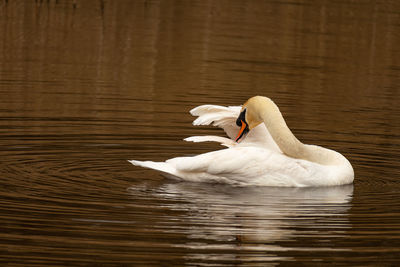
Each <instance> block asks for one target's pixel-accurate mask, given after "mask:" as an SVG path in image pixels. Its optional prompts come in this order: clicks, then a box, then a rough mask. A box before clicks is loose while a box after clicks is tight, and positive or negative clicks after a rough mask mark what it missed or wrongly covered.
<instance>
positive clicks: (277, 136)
mask: <svg viewBox="0 0 400 267" xmlns="http://www.w3.org/2000/svg"><path fill="white" fill-rule="evenodd" d="M263 106H264V107H263V108H260V109H258V110H259V118H260V119H261V120H262V121H263V122H264V123H265V126H266V127H267V129H268V131H269V132H270V134H271V136H272V138H273V139H274V141H275V142H276V144H277V145H278V146H279V148H280V149H281V151H282V152H283V153H284V154H285V155H287V156H289V157H292V158H298V159H304V160H308V161H312V162H316V163H320V164H332V163H333V158H335V157H336V155H334V154H337V152H335V151H332V150H329V149H325V148H322V147H318V146H312V145H305V144H303V143H302V142H300V141H299V140H298V139H297V138H296V136H294V134H293V133H292V131H290V129H289V127H288V126H287V125H286V122H285V120H284V119H283V116H282V114H281V112H280V111H279V108H278V107H277V106H276V105H275V103H274V102H272V100H270V99H267V101H266V102H265V103H264V104H263Z"/></svg>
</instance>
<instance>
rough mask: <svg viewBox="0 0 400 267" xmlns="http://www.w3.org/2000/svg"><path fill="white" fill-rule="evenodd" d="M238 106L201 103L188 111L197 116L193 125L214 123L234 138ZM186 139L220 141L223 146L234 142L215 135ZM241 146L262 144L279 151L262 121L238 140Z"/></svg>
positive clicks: (236, 131) (237, 130)
mask: <svg viewBox="0 0 400 267" xmlns="http://www.w3.org/2000/svg"><path fill="white" fill-rule="evenodd" d="M240 110H241V107H240V106H230V107H223V106H217V105H202V106H198V107H196V108H194V109H192V110H191V111H190V113H191V114H192V115H193V116H197V118H196V119H195V120H194V121H193V125H210V124H212V125H214V126H218V127H220V128H222V129H223V130H224V131H225V132H226V134H227V135H228V136H229V138H230V139H231V140H232V141H233V140H235V138H236V136H237V134H238V132H239V129H240V128H239V127H238V126H237V125H236V119H237V117H238V116H239V114H240ZM185 140H186V141H193V142H205V141H214V142H220V143H221V144H222V145H225V146H228V147H230V146H233V145H235V144H236V143H235V142H234V141H233V142H228V141H227V140H222V139H220V138H218V137H216V136H210V137H197V136H196V137H189V138H186V139H185ZM240 145H241V146H263V147H266V148H268V149H271V150H273V151H276V152H280V153H281V150H280V149H279V147H278V145H277V144H276V143H275V141H274V140H273V138H272V136H271V134H270V133H269V132H268V130H267V128H266V127H265V124H264V123H261V124H259V125H258V126H257V127H255V128H254V129H252V130H251V131H250V132H249V133H248V134H247V136H246V137H245V138H243V139H242V140H241V141H240Z"/></svg>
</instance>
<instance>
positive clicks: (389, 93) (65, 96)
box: [0, 0, 400, 266]
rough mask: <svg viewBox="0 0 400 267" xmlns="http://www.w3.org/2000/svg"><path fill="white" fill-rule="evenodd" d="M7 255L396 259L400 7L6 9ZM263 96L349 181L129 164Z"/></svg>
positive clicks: (159, 260) (1, 32) (119, 4)
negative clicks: (254, 182)
mask: <svg viewBox="0 0 400 267" xmlns="http://www.w3.org/2000/svg"><path fill="white" fill-rule="evenodd" d="M0 40H1V41H0V263H1V264H5V263H8V264H10V265H24V266H26V265H29V266H32V265H40V266H43V265H53V266H54V265H101V264H102V265H131V266H157V265H162V266H166V265H171V266H182V265H184V266H239V265H240V266H276V265H294V266H301V265H303V266H314V265H351V266H396V265H399V264H400V196H399V192H400V169H399V158H400V107H399V106H400V105H399V104H400V2H399V1H396V0H393V1H306V0H304V1H299V0H293V1H284V0H277V1H241V0H240V1H239V0H238V1H200V0H199V1H103V0H100V1H94V0H93V1H90V0H88V1H79V0H73V1H62V0H59V1H53V0H50V1H41V0H40V1H39V0H38V1H0ZM253 95H265V96H268V97H270V98H272V99H273V100H274V101H275V102H276V103H277V104H278V106H279V107H280V109H281V111H282V113H283V115H284V117H285V119H286V121H287V124H288V125H289V127H290V128H291V129H292V130H293V132H294V134H295V135H296V136H297V137H298V138H299V139H300V140H302V141H303V142H304V143H308V144H317V145H321V146H325V147H329V148H331V149H335V150H337V151H339V152H341V153H342V154H344V155H345V156H346V157H347V158H348V159H349V160H350V161H351V163H352V164H353V167H354V170H355V182H354V184H353V185H348V186H343V187H332V188H329V187H328V188H268V187H264V188H262V187H261V188H260V187H245V188H238V187H233V186H229V185H222V184H219V185H217V184H204V183H203V184H201V183H179V182H175V181H171V180H168V179H164V178H163V177H162V176H160V175H159V173H157V172H155V171H151V170H145V169H141V168H139V167H135V166H132V165H131V164H129V163H128V162H127V160H128V159H138V160H166V159H168V158H171V157H175V156H181V155H194V154H199V153H203V152H206V151H212V150H216V149H220V147H219V146H218V145H217V144H211V143H203V144H193V143H186V142H184V141H182V139H183V138H185V137H188V136H192V135H208V134H213V135H221V136H223V132H222V130H220V129H216V128H213V127H194V126H192V125H191V122H192V120H193V117H191V116H190V114H189V113H188V112H189V110H190V109H191V108H193V107H195V106H197V105H201V104H220V105H240V104H242V103H243V102H244V101H246V100H247V98H249V97H250V96H253Z"/></svg>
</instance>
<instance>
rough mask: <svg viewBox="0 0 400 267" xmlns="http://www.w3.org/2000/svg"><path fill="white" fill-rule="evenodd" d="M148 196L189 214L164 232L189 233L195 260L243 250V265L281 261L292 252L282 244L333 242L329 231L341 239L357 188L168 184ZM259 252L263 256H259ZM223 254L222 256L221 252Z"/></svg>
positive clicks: (347, 225)
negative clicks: (317, 238)
mask: <svg viewBox="0 0 400 267" xmlns="http://www.w3.org/2000/svg"><path fill="white" fill-rule="evenodd" d="M148 189H149V188H148ZM147 192H148V193H151V194H152V197H155V198H157V199H160V205H164V207H165V208H167V209H169V210H171V211H183V213H180V214H184V215H180V216H178V217H176V216H174V217H173V218H172V217H171V221H173V223H171V224H170V225H171V228H168V227H165V228H164V231H167V232H174V231H181V232H184V233H185V235H187V237H188V239H189V240H191V242H187V243H186V244H183V245H182V244H180V245H178V246H183V247H184V248H186V249H191V250H194V251H197V252H196V253H191V254H190V257H192V258H193V257H194V258H203V257H204V256H205V255H204V253H199V251H198V250H200V251H204V250H207V251H209V250H218V251H219V252H221V250H222V251H226V257H227V258H229V257H233V256H234V254H235V252H237V251H238V250H240V251H241V252H240V257H241V259H242V260H243V257H246V256H245V255H246V252H252V253H250V254H249V255H251V259H252V260H255V257H256V258H257V257H261V258H260V259H259V260H262V259H264V260H265V258H266V257H267V256H268V257H271V256H275V254H274V252H275V253H276V252H278V251H285V250H290V249H291V248H289V247H283V246H281V245H279V242H280V241H288V240H292V239H295V238H296V237H299V236H304V235H315V234H321V235H326V236H327V238H329V231H331V233H334V234H335V235H336V236H337V235H338V234H340V232H342V233H343V232H344V231H345V229H346V228H348V227H349V222H348V221H347V217H346V214H347V211H348V209H349V208H350V206H351V204H350V203H351V199H352V193H353V186H352V185H347V186H340V187H319V188H275V187H242V188H239V187H232V186H226V185H215V184H214V185H213V184H204V183H198V184H197V183H165V184H162V185H161V186H159V187H157V188H153V189H151V190H147ZM161 203H163V204H161ZM175 214H176V213H175ZM167 224H168V223H167ZM327 249H332V248H327ZM257 251H258V252H263V253H261V254H260V255H259V256H256V255H257V253H256V254H254V252H257ZM266 253H270V254H266ZM218 255H219V257H221V253H219V254H218ZM188 256H189V255H188ZM234 257H236V258H237V255H235V256H234ZM280 259H281V260H282V258H280Z"/></svg>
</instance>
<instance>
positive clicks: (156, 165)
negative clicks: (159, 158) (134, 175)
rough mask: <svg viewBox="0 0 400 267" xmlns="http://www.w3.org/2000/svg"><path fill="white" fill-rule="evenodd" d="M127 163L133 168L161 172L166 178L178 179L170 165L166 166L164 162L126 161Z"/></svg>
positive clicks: (175, 171)
mask: <svg viewBox="0 0 400 267" xmlns="http://www.w3.org/2000/svg"><path fill="white" fill-rule="evenodd" d="M128 161H129V162H130V163H132V164H133V165H135V166H140V167H144V168H148V169H153V170H157V171H160V172H163V173H164V174H165V175H166V176H168V177H171V178H176V177H178V175H177V170H176V169H175V168H174V167H173V166H172V165H171V164H168V163H166V162H155V161H140V160H128Z"/></svg>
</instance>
